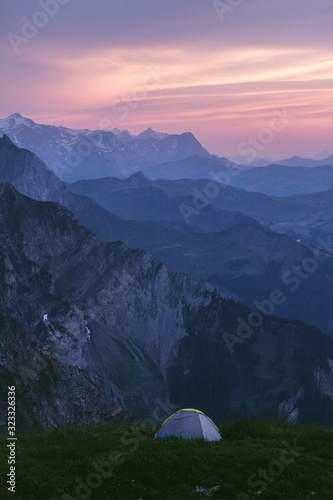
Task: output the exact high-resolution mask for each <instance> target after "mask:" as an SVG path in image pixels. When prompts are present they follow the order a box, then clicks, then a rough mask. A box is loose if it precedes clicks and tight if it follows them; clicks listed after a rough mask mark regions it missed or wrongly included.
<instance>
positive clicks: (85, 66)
mask: <svg viewBox="0 0 333 500" xmlns="http://www.w3.org/2000/svg"><path fill="white" fill-rule="evenodd" d="M55 1H56V0H55ZM222 3H223V2H220V3H219V5H221V4H222ZM224 3H225V4H228V0H226V2H224ZM231 4H232V2H231ZM217 5H218V4H217ZM36 6H37V7H36ZM58 7H59V9H58V10H59V12H57V13H56V14H55V15H54V16H53V17H51V16H47V15H46V17H45V16H44V19H46V21H47V22H46V23H45V26H42V27H40V28H38V29H37V32H36V33H35V34H34V35H33V36H32V37H31V38H30V39H26V42H24V43H23V42H22V43H19V42H14V41H13V40H14V39H13V35H9V33H15V35H20V36H22V28H23V27H24V22H25V21H22V17H26V18H27V19H29V20H30V21H31V20H34V19H35V20H36V19H37V21H38V16H37V17H36V13H37V12H38V11H41V10H42V9H41V7H38V3H37V4H36V2H35V1H31V0H25V1H23V0H18V1H17V2H11V3H8V4H7V5H5V6H2V13H1V14H2V18H3V20H4V22H3V23H2V26H5V29H4V28H3V27H2V35H4V36H2V42H1V47H0V54H1V56H2V67H3V68H5V70H4V71H3V72H2V75H1V80H0V84H1V91H2V92H1V94H2V96H3V100H2V103H1V106H0V114H1V116H2V117H4V116H7V115H9V114H11V113H13V112H16V111H17V112H19V113H21V114H23V115H25V116H27V117H29V118H32V119H33V120H34V121H37V122H40V123H47V124H55V125H64V126H68V127H73V128H92V129H96V128H103V127H104V128H112V127H118V128H121V129H128V130H129V131H130V132H132V133H139V132H141V131H142V130H144V129H145V128H147V127H149V126H151V127H152V128H154V129H157V130H159V131H162V132H169V133H180V132H184V131H192V132H193V133H194V134H195V135H196V137H197V138H198V139H199V140H200V142H201V143H202V144H203V145H204V146H205V147H206V148H207V149H208V150H209V151H210V152H211V153H215V154H218V155H223V156H229V157H239V154H240V153H239V151H240V147H242V146H241V145H243V148H244V142H245V143H246V142H247V141H248V140H249V137H252V138H258V137H259V138H260V137H264V138H265V137H266V138H267V137H268V139H269V140H268V139H267V140H266V144H264V148H263V149H260V151H258V156H263V157H269V158H281V157H287V156H290V155H293V154H297V155H301V156H311V155H314V154H316V153H318V152H319V151H322V150H326V151H332V149H333V148H332V124H333V118H332V117H333V99H332V97H333V93H332V88H333V86H332V81H333V58H332V49H333V38H332V25H333V4H332V1H331V0H316V1H315V2H314V1H313V2H312V1H311V2H304V0H303V1H301V0H270V2H263V1H261V0H251V1H246V0H244V2H243V3H242V2H241V3H240V4H239V6H238V7H230V5H229V8H228V10H227V11H226V12H225V14H224V15H221V11H220V16H219V15H218V13H217V12H216V10H215V8H214V3H213V2H210V1H209V2H207V1H206V0H192V1H184V2H182V3H181V2H178V1H177V2H176V1H175V0H170V2H164V1H162V0H156V1H155V2H151V1H149V0H142V1H141V2H134V0H130V1H127V2H125V1H123V2H119V1H118V0H112V1H107V0H97V1H95V2H88V1H86V0H83V1H82V0H81V1H80V2H79V1H78V0H68V2H67V3H66V2H65V4H64V5H58ZM34 16H35V17H34ZM222 18H223V19H222ZM42 21H43V17H41V18H40V22H42ZM8 35H9V36H8ZM15 43H17V45H15ZM4 96H5V98H4ZM274 110H275V111H274ZM276 110H278V111H280V112H284V113H287V115H288V117H289V118H288V123H284V125H285V126H284V127H283V128H281V129H280V130H279V131H276V130H274V131H273V135H272V132H271V137H270V136H269V130H268V131H267V129H270V127H271V123H272V119H273V118H274V113H275V112H276ZM277 128H278V127H277ZM265 134H266V135H265ZM260 144H261V145H263V143H260Z"/></svg>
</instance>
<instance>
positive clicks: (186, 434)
mask: <svg viewBox="0 0 333 500" xmlns="http://www.w3.org/2000/svg"><path fill="white" fill-rule="evenodd" d="M154 437H155V438H156V439H166V438H168V437H179V438H183V439H205V440H206V441H219V440H220V439H222V436H221V434H220V432H219V430H218V428H217V427H216V425H215V424H214V422H213V421H212V420H211V419H210V418H209V417H207V415H205V414H204V413H202V411H199V410H194V409H193V408H183V409H182V410H179V411H177V412H176V413H174V414H173V415H171V416H170V417H169V418H167V419H166V420H165V421H164V422H163V424H162V426H161V428H160V429H159V430H158V431H157V432H156V434H155V436H154Z"/></svg>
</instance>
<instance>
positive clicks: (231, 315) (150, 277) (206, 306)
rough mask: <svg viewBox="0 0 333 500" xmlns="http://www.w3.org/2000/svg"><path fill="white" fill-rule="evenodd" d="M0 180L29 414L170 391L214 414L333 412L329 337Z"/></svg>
mask: <svg viewBox="0 0 333 500" xmlns="http://www.w3.org/2000/svg"><path fill="white" fill-rule="evenodd" d="M0 192H1V196H0V213H1V223H0V231H1V234H2V238H1V239H0V254H1V260H0V262H1V271H0V272H1V287H0V307H1V318H2V320H1V343H2V345H3V346H5V347H6V350H5V351H4V354H3V355H2V358H1V363H0V371H1V379H2V380H6V381H8V383H14V384H15V385H16V386H17V401H18V403H17V414H18V422H20V423H21V425H22V427H23V428H24V427H31V426H33V425H35V424H36V423H38V425H40V426H42V427H43V428H51V427H54V426H57V425H64V424H71V425H74V424H82V423H86V422H87V420H88V421H89V423H92V422H94V423H102V422H103V421H105V420H107V419H110V418H112V417H114V416H115V415H119V414H120V413H121V412H122V411H124V410H127V411H130V412H131V413H132V414H133V413H134V414H137V415H146V414H147V413H149V411H152V409H153V408H154V407H155V406H156V400H160V401H163V400H166V398H171V400H172V401H173V404H175V405H181V406H186V405H188V404H189V402H191V403H192V405H193V406H198V407H201V408H203V410H204V411H207V412H209V413H210V414H211V415H212V417H213V418H215V419H227V418H233V417H235V416H237V415H241V414H247V415H252V416H254V417H256V418H263V417H267V416H280V417H281V418H286V419H288V420H290V421H299V422H308V421H312V422H313V421H316V422H321V423H325V424H332V420H331V418H332V409H333V391H332V387H333V362H332V360H333V340H332V339H330V338H329V337H327V336H325V335H323V334H322V333H321V332H320V331H319V330H316V329H314V328H312V327H310V326H307V325H305V324H303V323H301V322H298V321H291V320H289V321H288V320H279V319H277V318H274V317H268V318H264V317H262V319H261V321H260V322H259V323H258V322H257V323H258V324H257V327H251V326H250V324H256V321H255V316H253V317H252V316H251V311H250V310H249V309H247V308H246V307H244V306H242V305H241V304H237V303H235V302H233V301H230V300H229V301H228V300H223V299H222V298H221V297H220V296H219V295H218V294H217V293H216V292H215V291H214V290H213V289H212V288H210V287H209V286H206V285H200V284H199V283H196V282H195V281H194V280H192V279H191V278H188V277H187V276H186V275H184V274H174V273H171V272H170V271H168V270H167V269H166V267H165V266H164V265H163V264H161V263H160V262H158V261H156V260H155V259H154V258H153V257H152V256H151V255H149V254H147V253H145V252H143V251H142V250H130V249H129V248H127V247H126V246H125V245H123V244H122V243H120V242H119V243H113V244H103V243H100V242H99V241H98V239H97V238H96V236H95V235H94V234H93V233H91V232H89V231H88V230H86V229H85V228H84V227H83V226H80V225H79V223H78V221H77V219H76V218H75V217H73V216H72V214H71V213H70V212H69V211H67V210H66V209H64V208H62V207H60V206H59V205H58V204H55V203H50V202H37V201H33V200H31V199H29V198H26V197H24V196H22V195H20V194H19V193H18V192H17V191H16V190H15V189H14V188H13V187H12V186H10V185H9V184H8V183H6V182H5V181H1V183H0ZM246 325H248V326H246ZM237 330H238V331H239V335H238V336H235V335H234V334H233V333H230V332H234V333H235V332H237ZM31 356H32V358H31ZM68 380H71V383H70V385H69V384H68V382H67V381H68ZM207 387H210V390H209V391H207ZM73 392H74V394H73ZM64 393H66V397H64ZM1 396H2V400H1V409H4V406H5V404H6V402H5V399H4V398H3V394H1ZM70 398H71V400H72V406H71V407H70V408H69V399H70ZM44 410H45V411H44ZM2 414H5V412H2ZM3 424H4V423H3Z"/></svg>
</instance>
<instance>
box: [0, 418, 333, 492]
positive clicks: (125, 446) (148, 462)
mask: <svg viewBox="0 0 333 500" xmlns="http://www.w3.org/2000/svg"><path fill="white" fill-rule="evenodd" d="M143 427H144V426H137V427H136V428H135V429H136V430H135V431H134V430H133V427H121V426H118V427H117V426H112V427H103V428H88V429H87V428H85V429H66V430H62V431H58V430H57V431H53V432H50V433H41V432H29V433H24V434H19V435H18V440H17V448H16V455H17V463H16V493H15V494H13V493H8V492H7V486H6V479H5V475H6V474H7V472H8V471H7V469H8V466H7V464H6V460H7V449H6V444H7V443H6V438H5V437H4V436H1V439H0V459H1V462H0V464H1V465H0V467H1V483H0V498H4V499H6V498H15V500H23V499H24V500H32V499H36V500H37V499H38V500H44V499H45V500H51V499H53V500H56V499H59V498H71V497H72V498H83V499H84V498H89V499H103V500H118V499H119V500H126V499H131V500H139V499H142V500H149V499H159V500H169V499H170V500H177V499H181V500H190V499H200V498H201V499H205V498H207V497H205V496H202V495H201V494H199V493H197V492H196V487H197V486H202V487H204V488H207V489H208V488H212V487H214V486H217V485H220V486H221V488H220V490H219V491H217V492H215V493H214V495H213V497H212V498H213V499H227V500H234V499H237V500H250V499H251V500H252V499H270V500H277V499H279V500H280V499H290V500H291V499H292V500H297V499H299V500H306V499H318V500H324V499H332V498H333V432H332V431H330V430H326V429H322V428H318V427H306V426H304V427H303V426H300V425H290V424H286V423H281V422H265V423H256V422H251V421H239V422H235V423H230V424H225V425H223V426H222V427H221V431H222V433H223V441H220V442H218V443H207V442H202V441H183V440H178V439H172V440H168V441H157V440H154V439H152V432H151V431H150V432H149V430H145V429H143ZM286 443H287V446H291V447H293V446H294V444H295V443H296V445H297V447H298V448H297V449H296V450H295V455H294V457H293V458H294V460H290V457H291V456H292V455H290V454H288V455H286V454H285V455H282V457H283V459H285V460H286V459H288V462H291V463H284V464H283V463H282V462H281V461H280V456H281V452H282V451H283V450H284V449H286ZM110 460H113V462H114V463H115V464H116V463H117V462H121V463H118V465H114V467H113V473H112V476H111V477H107V478H103V479H102V478H101V477H100V476H99V477H98V476H96V475H95V476H90V479H93V481H97V484H98V483H101V484H100V486H98V487H94V488H90V489H88V490H86V491H85V492H84V491H83V490H81V491H80V493H81V497H79V496H77V495H76V494H75V488H76V487H77V482H76V479H77V478H81V480H82V482H83V483H84V484H87V480H88V478H89V475H91V474H92V473H95V474H96V470H95V467H94V463H95V464H100V465H103V464H104V465H105V464H106V463H108V464H110ZM259 468H261V469H263V470H266V471H267V474H268V475H267V476H266V479H260V478H258V469H259ZM271 473H272V474H273V475H271ZM251 476H252V478H251ZM249 480H250V481H251V480H252V483H253V486H251V485H249V484H248V481H249ZM259 490H262V493H261V494H259V493H258V492H259ZM64 493H67V494H69V495H70V496H69V497H66V496H62V495H63V494H64ZM242 493H243V494H242Z"/></svg>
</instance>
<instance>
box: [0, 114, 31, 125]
mask: <svg viewBox="0 0 333 500" xmlns="http://www.w3.org/2000/svg"><path fill="white" fill-rule="evenodd" d="M32 124H33V122H32V121H31V120H29V118H25V117H24V116H22V115H20V113H12V114H11V115H9V116H8V117H7V118H2V119H0V128H7V127H14V126H15V125H25V126H26V127H31V125H32Z"/></svg>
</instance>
